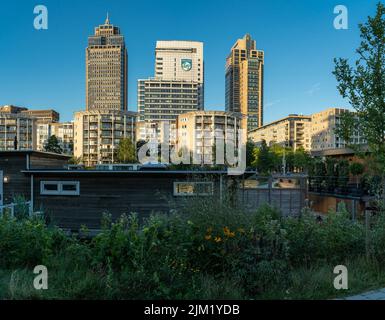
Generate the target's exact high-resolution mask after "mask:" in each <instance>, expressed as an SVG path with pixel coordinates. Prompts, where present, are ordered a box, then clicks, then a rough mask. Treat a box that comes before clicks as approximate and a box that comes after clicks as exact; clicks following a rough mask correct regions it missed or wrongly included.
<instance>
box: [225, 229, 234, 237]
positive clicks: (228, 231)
mask: <svg viewBox="0 0 385 320" xmlns="http://www.w3.org/2000/svg"><path fill="white" fill-rule="evenodd" d="M223 233H224V234H225V236H227V237H229V238H234V237H235V232H231V231H230V229H229V228H228V227H224V228H223Z"/></svg>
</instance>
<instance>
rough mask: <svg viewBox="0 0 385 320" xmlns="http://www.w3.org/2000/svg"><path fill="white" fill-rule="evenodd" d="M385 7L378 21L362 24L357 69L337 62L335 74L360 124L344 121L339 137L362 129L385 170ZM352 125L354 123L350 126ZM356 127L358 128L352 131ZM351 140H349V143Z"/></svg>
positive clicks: (380, 9) (380, 8)
mask: <svg viewBox="0 0 385 320" xmlns="http://www.w3.org/2000/svg"><path fill="white" fill-rule="evenodd" d="M384 15H385V7H384V5H383V4H381V3H379V4H378V5H377V12H376V14H375V16H374V17H368V21H367V22H366V23H364V24H360V25H359V28H360V31H361V43H360V46H359V47H358V49H357V50H356V53H357V55H358V58H357V60H356V61H355V63H354V64H353V65H350V64H349V61H348V59H342V58H340V59H335V69H334V72H333V74H334V75H335V76H336V79H337V81H338V90H339V92H340V94H341V95H342V97H344V98H346V99H348V100H349V102H350V104H351V106H352V107H353V108H354V110H355V111H356V115H355V116H356V118H357V121H352V118H351V117H349V116H346V117H342V119H341V120H342V121H341V122H342V126H341V129H340V132H339V134H341V136H343V135H346V136H345V137H344V139H347V138H348V137H347V135H351V133H352V130H353V129H359V130H360V131H361V132H362V133H363V136H364V138H365V139H366V140H367V142H368V145H369V148H370V149H371V151H373V152H374V154H375V155H376V157H377V159H378V160H379V161H380V162H381V163H382V167H383V168H385V16H384ZM349 122H350V123H349ZM352 125H354V128H352ZM347 140H349V139H347Z"/></svg>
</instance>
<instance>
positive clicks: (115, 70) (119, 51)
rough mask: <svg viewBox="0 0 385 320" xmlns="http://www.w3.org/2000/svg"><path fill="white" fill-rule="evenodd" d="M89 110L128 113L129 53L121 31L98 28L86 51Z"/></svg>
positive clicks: (110, 25)
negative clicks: (125, 111) (126, 111)
mask: <svg viewBox="0 0 385 320" xmlns="http://www.w3.org/2000/svg"><path fill="white" fill-rule="evenodd" d="M86 108H87V110H127V49H126V45H125V42H124V37H123V36H122V35H121V34H120V29H119V28H118V27H116V26H114V25H112V24H110V20H109V18H108V16H107V19H106V22H105V23H104V24H103V25H100V26H98V27H96V28H95V35H93V36H90V37H89V38H88V47H87V49H86Z"/></svg>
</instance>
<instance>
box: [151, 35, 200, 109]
mask: <svg viewBox="0 0 385 320" xmlns="http://www.w3.org/2000/svg"><path fill="white" fill-rule="evenodd" d="M154 75H155V78H157V79H163V80H176V81H188V82H195V83H197V87H198V93H199V94H198V105H199V106H200V107H201V108H202V109H203V106H204V61H203V43H202V42H198V41H157V42H156V49H155V74H154Z"/></svg>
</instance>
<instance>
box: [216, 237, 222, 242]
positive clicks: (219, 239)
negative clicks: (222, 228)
mask: <svg viewBox="0 0 385 320" xmlns="http://www.w3.org/2000/svg"><path fill="white" fill-rule="evenodd" d="M214 241H215V242H221V241H222V238H221V237H215V238H214Z"/></svg>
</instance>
